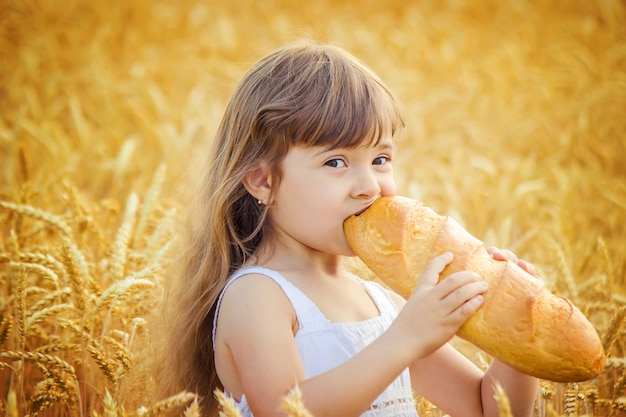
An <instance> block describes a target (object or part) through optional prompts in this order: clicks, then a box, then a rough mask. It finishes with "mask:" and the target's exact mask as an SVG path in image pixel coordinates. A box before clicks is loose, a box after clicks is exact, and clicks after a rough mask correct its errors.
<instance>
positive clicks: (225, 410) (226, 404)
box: [213, 389, 241, 417]
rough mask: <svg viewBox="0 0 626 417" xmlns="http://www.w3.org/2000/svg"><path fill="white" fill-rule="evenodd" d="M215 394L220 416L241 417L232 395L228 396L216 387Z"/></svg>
mask: <svg viewBox="0 0 626 417" xmlns="http://www.w3.org/2000/svg"><path fill="white" fill-rule="evenodd" d="M213 394H214V395H215V398H217V404H218V406H219V413H218V417H241V414H240V413H239V410H237V407H235V401H234V400H233V399H232V398H231V397H227V396H226V395H224V393H223V392H222V391H221V390H219V389H215V391H213Z"/></svg>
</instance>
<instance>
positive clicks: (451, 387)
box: [392, 248, 537, 417]
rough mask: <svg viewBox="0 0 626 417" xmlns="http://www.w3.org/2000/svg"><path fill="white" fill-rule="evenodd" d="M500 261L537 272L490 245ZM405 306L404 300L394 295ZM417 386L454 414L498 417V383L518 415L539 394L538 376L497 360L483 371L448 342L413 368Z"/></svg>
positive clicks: (527, 411)
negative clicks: (522, 371)
mask: <svg viewBox="0 0 626 417" xmlns="http://www.w3.org/2000/svg"><path fill="white" fill-rule="evenodd" d="M488 251H489V253H490V254H491V255H492V256H493V257H494V259H496V260H510V261H512V262H517V263H518V264H519V265H520V266H521V267H522V268H523V269H525V270H526V271H527V272H529V273H530V274H532V275H536V273H535V269H534V267H533V266H532V265H531V264H528V263H526V262H524V261H520V260H518V259H517V257H516V256H515V254H513V253H512V252H511V251H508V250H500V249H497V248H489V249H488ZM392 296H393V297H394V299H395V301H396V303H397V304H398V305H399V306H400V308H401V307H402V305H403V303H404V299H403V298H402V297H400V296H399V295H397V294H392ZM410 369H411V382H412V384H413V388H414V389H415V391H416V392H418V393H419V394H420V395H422V396H424V397H425V398H426V399H428V400H429V401H430V402H432V403H433V404H435V405H436V406H437V407H439V408H440V409H442V410H443V411H444V412H446V413H448V414H450V415H451V416H498V415H499V410H498V404H497V401H496V400H495V398H494V395H495V387H496V384H499V385H500V386H501V387H502V388H503V390H504V392H505V393H506V394H507V397H508V399H509V402H510V405H511V411H512V413H513V415H514V416H515V417H526V416H530V415H531V413H532V411H533V406H534V400H535V396H536V393H537V379H536V378H534V377H531V376H528V375H525V374H522V373H520V372H518V371H516V370H515V369H513V368H511V367H510V366H508V365H506V364H504V363H503V362H501V361H499V360H497V359H494V360H493V361H492V363H491V365H490V366H489V368H488V369H487V371H486V372H485V373H484V374H483V372H482V371H481V370H480V369H479V368H478V367H477V366H476V365H474V364H473V363H472V362H471V361H470V360H469V359H467V358H466V357H465V356H463V355H462V354H461V353H460V352H458V351H457V350H456V349H454V348H453V347H452V346H450V345H448V344H446V345H444V346H443V347H442V348H441V349H439V350H438V351H436V352H435V353H433V354H432V355H430V356H428V357H426V358H422V359H419V360H417V361H416V362H415V363H413V364H412V365H411V367H410Z"/></svg>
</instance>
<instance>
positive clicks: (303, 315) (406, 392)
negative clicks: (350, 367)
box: [212, 266, 417, 417]
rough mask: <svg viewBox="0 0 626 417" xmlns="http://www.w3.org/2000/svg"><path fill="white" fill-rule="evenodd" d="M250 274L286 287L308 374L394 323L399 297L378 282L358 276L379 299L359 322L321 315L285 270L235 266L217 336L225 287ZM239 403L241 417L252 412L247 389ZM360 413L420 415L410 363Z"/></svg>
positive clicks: (334, 362) (349, 354) (329, 365)
mask: <svg viewBox="0 0 626 417" xmlns="http://www.w3.org/2000/svg"><path fill="white" fill-rule="evenodd" d="M246 274H262V275H265V276H267V277H269V278H271V279H272V280H274V282H276V283H277V284H278V285H279V286H280V287H281V289H282V290H283V292H284V293H285V295H286V296H287V298H288V299H289V301H290V302H291V304H292V306H293V308H294V310H295V313H296V317H297V319H298V332H297V333H296V335H295V341H296V345H297V347H298V350H299V352H300V357H301V359H302V363H303V366H304V376H305V378H306V379H308V378H311V377H314V376H316V375H318V374H321V373H323V372H325V371H328V370H330V369H332V368H334V367H336V366H338V365H340V364H341V363H343V362H345V361H346V360H348V359H349V358H351V357H352V356H354V355H355V354H356V353H357V352H359V351H360V350H361V349H363V348H364V347H365V346H367V345H368V344H370V343H371V342H372V341H374V340H375V339H376V338H377V337H378V336H380V335H381V334H382V333H383V332H384V331H385V330H386V329H387V328H389V326H390V325H391V323H392V321H393V320H394V318H395V317H396V316H397V314H398V310H397V308H396V305H395V303H394V302H393V300H392V299H391V297H389V294H388V293H387V291H386V290H385V289H384V288H383V287H381V286H380V285H378V284H376V283H374V282H370V281H365V280H363V279H360V278H358V277H355V279H357V280H358V281H359V282H360V283H361V284H362V285H363V286H364V287H365V289H366V291H367V292H368V294H369V295H370V297H371V298H372V299H373V300H374V303H375V304H376V306H377V307H378V311H379V312H380V314H379V316H377V317H374V318H371V319H368V320H364V321H359V322H354V323H332V322H330V321H328V320H327V319H326V317H324V316H323V315H322V313H321V312H320V311H319V309H318V308H317V307H316V306H315V304H313V302H312V301H311V300H310V299H309V298H308V297H307V296H306V295H305V294H304V293H303V292H302V291H300V290H299V289H298V288H297V287H296V286H295V285H293V284H292V283H291V282H289V281H288V280H287V279H286V278H285V277H283V276H282V275H281V274H280V273H278V272H276V271H273V270H270V269H266V268H262V267H257V266H252V267H246V268H242V269H240V270H238V271H237V272H235V273H234V274H233V275H232V276H231V277H230V279H229V280H228V282H227V283H226V285H225V286H224V290H222V294H221V295H220V297H219V298H218V300H217V308H216V310H215V320H214V322H213V323H214V324H213V334H212V336H213V340H215V323H217V315H218V313H219V308H220V304H221V301H222V296H223V294H224V291H225V290H226V288H228V286H229V285H230V284H231V283H232V282H233V281H235V280H236V279H238V278H240V277H242V276H244V275H246ZM226 394H228V393H226ZM235 405H236V406H237V409H238V410H239V413H240V414H241V416H242V417H252V413H251V411H250V408H249V407H248V403H247V401H246V398H245V395H244V396H243V397H242V398H241V400H240V401H235ZM361 416H364V417H383V416H388V417H391V416H395V417H403V416H406V417H408V416H411V417H416V416H417V412H416V409H415V402H414V399H413V393H412V390H411V380H410V376H409V371H408V369H405V370H404V372H402V373H401V374H400V375H399V376H398V377H397V378H396V379H395V380H394V381H393V382H392V383H391V384H390V385H389V386H388V387H387V388H386V389H385V391H383V392H382V393H381V394H380V396H379V397H378V398H377V399H376V400H375V401H374V402H373V403H372V405H371V407H370V408H369V409H368V410H367V411H365V412H364V413H363V414H361Z"/></svg>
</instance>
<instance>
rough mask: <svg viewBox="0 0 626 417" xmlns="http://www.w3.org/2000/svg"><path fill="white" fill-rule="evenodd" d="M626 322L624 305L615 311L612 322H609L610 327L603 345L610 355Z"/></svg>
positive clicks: (625, 307)
mask: <svg viewBox="0 0 626 417" xmlns="http://www.w3.org/2000/svg"><path fill="white" fill-rule="evenodd" d="M624 322H626V306H622V307H621V308H620V309H619V310H617V311H616V312H615V314H614V315H613V317H612V318H611V323H610V324H609V328H608V330H607V331H606V333H605V334H604V337H603V340H602V345H603V346H604V351H605V352H606V355H607V356H609V355H610V354H611V350H612V349H613V345H614V344H615V341H616V340H617V338H618V336H619V334H620V332H621V331H622V328H623V327H624Z"/></svg>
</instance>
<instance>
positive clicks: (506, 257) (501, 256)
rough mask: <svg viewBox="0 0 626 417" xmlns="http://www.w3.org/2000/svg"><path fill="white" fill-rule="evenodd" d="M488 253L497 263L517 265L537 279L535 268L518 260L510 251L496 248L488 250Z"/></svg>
mask: <svg viewBox="0 0 626 417" xmlns="http://www.w3.org/2000/svg"><path fill="white" fill-rule="evenodd" d="M487 253H489V254H490V255H491V256H492V258H493V259H495V260H496V261H511V262H514V263H516V264H517V265H518V266H519V267H520V268H522V269H523V270H524V271H526V272H528V273H529V274H530V275H533V276H535V277H537V278H539V277H538V276H537V272H536V271H535V267H534V266H533V265H532V264H530V263H528V262H526V261H524V260H521V259H517V256H516V255H515V254H514V253H513V252H511V251H510V250H508V249H498V248H496V247H493V246H492V247H490V248H487Z"/></svg>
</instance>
